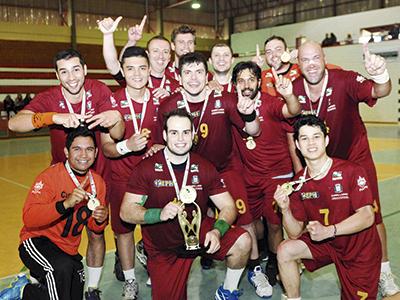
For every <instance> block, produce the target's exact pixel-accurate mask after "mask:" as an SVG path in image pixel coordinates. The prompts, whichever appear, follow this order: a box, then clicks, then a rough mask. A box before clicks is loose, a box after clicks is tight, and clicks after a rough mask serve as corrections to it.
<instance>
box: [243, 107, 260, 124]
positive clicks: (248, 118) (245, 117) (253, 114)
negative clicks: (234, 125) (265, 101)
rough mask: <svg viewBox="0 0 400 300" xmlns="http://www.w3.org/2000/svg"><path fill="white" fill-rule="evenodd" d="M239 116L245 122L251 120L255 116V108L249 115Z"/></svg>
mask: <svg viewBox="0 0 400 300" xmlns="http://www.w3.org/2000/svg"><path fill="white" fill-rule="evenodd" d="M240 116H241V117H242V120H243V121H245V122H253V121H254V120H255V119H256V118H257V114H256V111H255V110H253V112H252V113H251V114H249V115H244V114H240Z"/></svg>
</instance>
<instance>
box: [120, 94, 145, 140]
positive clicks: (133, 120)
mask: <svg viewBox="0 0 400 300" xmlns="http://www.w3.org/2000/svg"><path fill="white" fill-rule="evenodd" d="M125 96H126V100H127V101H128V105H129V110H130V111H131V116H132V123H133V128H134V129H135V133H136V134H138V133H140V131H141V130H142V125H143V121H144V117H145V116H146V108H147V102H149V98H150V92H149V90H148V89H146V91H145V94H144V97H143V106H142V112H141V113H140V127H139V126H138V122H137V120H136V113H135V109H134V108H133V103H132V99H131V97H130V96H129V93H128V88H125Z"/></svg>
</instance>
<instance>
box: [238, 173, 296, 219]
mask: <svg viewBox="0 0 400 300" xmlns="http://www.w3.org/2000/svg"><path fill="white" fill-rule="evenodd" d="M244 180H245V184H246V190H247V196H248V199H249V200H248V202H249V206H250V211H251V214H252V215H253V217H254V219H255V220H257V219H259V218H260V217H264V218H265V219H266V220H267V222H268V223H270V224H276V225H279V224H282V215H281V213H280V212H279V209H278V206H277V204H276V203H275V200H274V193H275V190H276V186H277V185H278V184H279V185H282V184H283V183H285V182H288V181H290V178H276V179H272V178H271V177H270V176H259V175H257V176H255V175H252V174H248V173H245V176H244Z"/></svg>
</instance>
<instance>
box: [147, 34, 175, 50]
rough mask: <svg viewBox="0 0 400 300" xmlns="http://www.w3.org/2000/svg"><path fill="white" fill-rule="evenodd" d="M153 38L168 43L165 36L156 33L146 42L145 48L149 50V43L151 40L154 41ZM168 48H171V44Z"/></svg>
mask: <svg viewBox="0 0 400 300" xmlns="http://www.w3.org/2000/svg"><path fill="white" fill-rule="evenodd" d="M155 40H160V41H166V42H167V43H168V45H169V41H168V39H166V38H165V37H163V36H162V35H156V36H153V37H152V38H151V39H150V40H149V41H148V42H147V45H146V49H147V50H149V45H150V43H151V42H152V41H155ZM169 48H170V49H171V46H169Z"/></svg>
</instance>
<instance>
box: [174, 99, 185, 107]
mask: <svg viewBox="0 0 400 300" xmlns="http://www.w3.org/2000/svg"><path fill="white" fill-rule="evenodd" d="M176 107H177V108H184V107H185V101H183V100H178V101H176Z"/></svg>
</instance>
